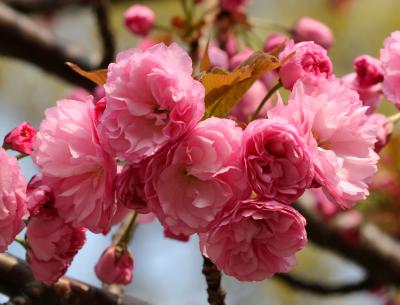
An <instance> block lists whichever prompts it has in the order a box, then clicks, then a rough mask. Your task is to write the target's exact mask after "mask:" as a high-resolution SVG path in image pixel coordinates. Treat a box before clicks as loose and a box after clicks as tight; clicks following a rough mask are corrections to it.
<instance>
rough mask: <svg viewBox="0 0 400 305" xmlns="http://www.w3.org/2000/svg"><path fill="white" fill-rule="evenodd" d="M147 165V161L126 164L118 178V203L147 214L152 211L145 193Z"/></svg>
mask: <svg viewBox="0 0 400 305" xmlns="http://www.w3.org/2000/svg"><path fill="white" fill-rule="evenodd" d="M145 161H146V160H145ZM146 166H147V161H146V162H141V163H137V164H126V165H125V166H124V168H123V169H122V171H121V173H119V174H118V175H117V179H116V195H117V201H118V203H119V204H122V205H124V206H125V207H127V208H129V209H133V210H135V211H136V212H138V213H145V214H146V213H149V212H150V210H149V207H148V206H147V202H146V197H145V194H144V174H145V171H146Z"/></svg>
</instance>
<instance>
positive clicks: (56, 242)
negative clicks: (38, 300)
mask: <svg viewBox="0 0 400 305" xmlns="http://www.w3.org/2000/svg"><path fill="white" fill-rule="evenodd" d="M26 237H27V242H28V245H29V248H28V251H27V260H28V262H29V265H30V266H31V269H32V273H33V275H34V277H35V278H36V279H37V280H38V281H41V282H43V283H45V284H48V285H50V284H52V283H55V282H57V280H58V279H59V278H60V277H61V276H63V275H64V273H65V272H66V271H67V269H68V267H69V265H70V264H71V262H72V260H73V258H74V256H75V255H76V254H77V253H78V251H79V250H80V249H81V248H82V246H83V244H84V243H85V240H86V238H85V229H84V228H74V227H72V226H71V225H69V224H66V223H65V222H64V220H63V219H62V218H61V217H59V216H58V215H57V213H56V212H55V213H53V214H47V213H46V214H40V215H39V216H35V217H31V218H30V220H29V223H28V230H27V233H26Z"/></svg>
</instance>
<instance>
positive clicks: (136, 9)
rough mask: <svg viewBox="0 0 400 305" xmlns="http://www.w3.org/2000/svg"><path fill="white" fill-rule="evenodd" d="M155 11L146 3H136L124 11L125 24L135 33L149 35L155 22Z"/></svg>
mask: <svg viewBox="0 0 400 305" xmlns="http://www.w3.org/2000/svg"><path fill="white" fill-rule="evenodd" d="M155 19H156V17H155V14H154V12H153V11H152V10H151V9H150V8H149V7H148V6H146V5H143V4H135V5H132V6H131V7H130V8H128V9H127V10H126V11H125V13H124V23H125V26H126V27H127V28H128V30H129V31H131V32H132V33H133V34H136V35H140V36H147V35H148V34H149V32H150V31H151V30H152V28H153V26H154V22H155Z"/></svg>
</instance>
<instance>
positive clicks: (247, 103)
mask: <svg viewBox="0 0 400 305" xmlns="http://www.w3.org/2000/svg"><path fill="white" fill-rule="evenodd" d="M266 94H267V88H265V85H264V84H263V83H262V82H261V81H259V80H257V81H256V82H255V83H254V84H253V85H252V86H251V87H250V89H249V90H247V92H246V93H245V95H243V97H242V98H241V99H240V101H238V102H237V104H236V105H235V106H234V107H233V108H232V109H231V111H230V115H232V116H234V117H235V119H236V120H237V121H238V122H240V123H248V122H249V118H250V117H251V116H252V115H253V114H254V112H255V111H256V109H257V107H258V105H259V104H260V103H261V101H262V99H263V98H264V97H265V95H266ZM270 107H272V105H271V104H270V103H268V102H267V103H266V104H265V106H264V107H263V108H262V110H261V111H260V114H259V117H266V116H267V111H268V110H269V108H270Z"/></svg>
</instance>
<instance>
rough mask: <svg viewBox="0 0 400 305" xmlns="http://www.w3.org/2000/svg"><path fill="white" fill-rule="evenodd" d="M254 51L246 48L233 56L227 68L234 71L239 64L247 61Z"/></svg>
mask: <svg viewBox="0 0 400 305" xmlns="http://www.w3.org/2000/svg"><path fill="white" fill-rule="evenodd" d="M253 53H254V51H253V50H252V49H249V48H246V49H244V50H243V51H241V52H239V53H237V54H235V55H234V56H233V57H232V58H231V61H230V64H229V68H230V69H231V70H234V69H236V68H237V67H238V66H240V64H242V63H243V62H244V61H245V60H246V59H248V58H249V57H250V56H251V55H252V54H253Z"/></svg>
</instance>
